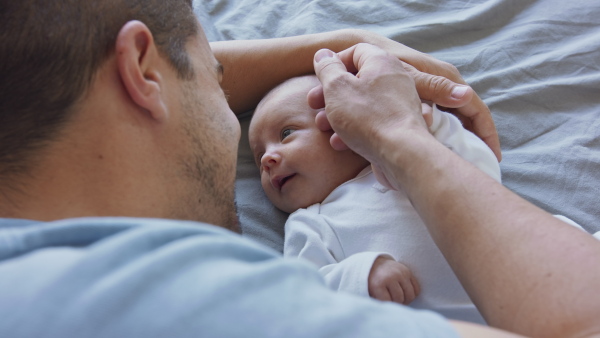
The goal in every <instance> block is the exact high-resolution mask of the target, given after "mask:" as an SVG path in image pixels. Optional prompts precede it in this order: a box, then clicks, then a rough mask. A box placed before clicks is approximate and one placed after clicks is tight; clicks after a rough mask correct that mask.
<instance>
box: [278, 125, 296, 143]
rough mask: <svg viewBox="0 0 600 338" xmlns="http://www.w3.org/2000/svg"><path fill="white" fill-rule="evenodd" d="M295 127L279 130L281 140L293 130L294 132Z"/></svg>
mask: <svg viewBox="0 0 600 338" xmlns="http://www.w3.org/2000/svg"><path fill="white" fill-rule="evenodd" d="M295 131H296V130H295V129H291V128H286V129H284V130H282V131H281V140H282V141H283V140H284V139H285V138H286V137H288V136H290V135H291V134H292V133H293V132H295Z"/></svg>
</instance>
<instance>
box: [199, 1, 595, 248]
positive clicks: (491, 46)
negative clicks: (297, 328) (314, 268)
mask: <svg viewBox="0 0 600 338" xmlns="http://www.w3.org/2000/svg"><path fill="white" fill-rule="evenodd" d="M195 6H196V10H197V13H198V15H199V17H200V20H201V22H202V23H203V25H204V27H205V30H206V31H207V34H208V35H209V38H210V39H211V40H213V41H214V40H232V39H258V38H271V37H283V36H292V35H300V34H307V33H317V32H323V31H330V30H336V29H342V28H350V27H351V28H362V29H366V30H371V31H374V32H377V33H380V34H382V35H384V36H387V37H389V38H391V39H393V40H396V41H398V42H401V43H404V44H406V45H408V46H410V47H412V48H415V49H417V50H420V51H423V52H426V53H429V54H431V55H433V56H434V57H436V58H438V59H441V60H444V61H447V62H450V63H452V64H454V65H456V66H457V67H458V69H459V70H460V72H461V74H462V75H463V76H464V78H465V79H466V81H467V82H468V83H469V84H470V85H471V86H472V87H473V88H474V89H475V90H476V92H477V93H478V94H479V95H480V96H481V98H482V99H483V100H484V101H485V102H486V103H487V105H488V106H489V107H490V109H491V111H492V114H493V117H494V120H495V121H496V126H497V128H498V131H499V134H500V141H501V143H502V151H503V156H504V160H503V161H502V163H501V169H502V174H503V183H504V185H505V186H506V187H508V188H509V189H511V190H512V191H514V192H516V193H517V194H519V195H520V196H522V197H524V198H525V199H527V200H529V201H531V202H532V203H534V204H536V205H538V206H539V207H541V208H543V209H545V210H547V211H549V212H551V213H554V214H562V215H565V216H567V217H569V218H571V219H573V220H574V221H576V222H577V223H579V224H581V225H582V226H583V227H584V228H585V229H586V230H588V231H590V232H595V231H600V203H599V198H598V196H599V191H600V137H599V136H600V119H599V116H600V19H598V18H600V1H597V0H570V1H563V0H538V1H533V0H471V1H467V0H420V1H414V0H403V1H402V0H397V1H391V0H371V1H356V0H354V1H340V0H314V1H311V0H296V1H287V0H271V1H259V0H208V1H196V2H195ZM257 81H259V79H257ZM248 119H249V118H248V115H246V116H245V117H243V118H241V123H242V126H243V130H244V134H243V135H242V140H241V141H240V150H239V159H238V161H239V162H238V179H237V186H236V188H237V197H236V199H237V203H238V208H239V212H240V220H241V224H242V229H243V232H244V234H245V235H246V236H248V237H251V238H254V239H256V240H258V241H261V242H263V243H264V244H266V245H268V246H270V247H272V248H274V249H276V250H280V251H281V249H282V244H283V224H284V222H285V218H286V215H285V214H284V213H281V212H279V211H277V210H276V209H275V208H273V206H272V205H271V204H270V202H269V201H268V200H267V199H266V197H265V195H264V193H263V192H262V190H261V188H260V182H259V177H258V170H257V168H256V167H255V165H254V163H253V161H252V156H251V154H250V150H249V148H248V142H247V135H246V134H245V131H246V129H247V124H248ZM465 212H468V210H465ZM510 212H511V211H510V210H506V213H507V215H508V214H510Z"/></svg>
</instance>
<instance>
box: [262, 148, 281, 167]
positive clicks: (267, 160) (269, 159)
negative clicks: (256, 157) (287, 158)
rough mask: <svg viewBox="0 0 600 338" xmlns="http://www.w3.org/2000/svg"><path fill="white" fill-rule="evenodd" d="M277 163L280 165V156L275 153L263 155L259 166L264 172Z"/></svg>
mask: <svg viewBox="0 0 600 338" xmlns="http://www.w3.org/2000/svg"><path fill="white" fill-rule="evenodd" d="M279 163H281V155H279V154H278V153H275V152H268V153H265V154H264V155H263V157H262V158H261V159H260V164H261V165H262V166H263V170H266V171H269V170H270V169H272V168H273V167H274V166H276V165H278V164H279Z"/></svg>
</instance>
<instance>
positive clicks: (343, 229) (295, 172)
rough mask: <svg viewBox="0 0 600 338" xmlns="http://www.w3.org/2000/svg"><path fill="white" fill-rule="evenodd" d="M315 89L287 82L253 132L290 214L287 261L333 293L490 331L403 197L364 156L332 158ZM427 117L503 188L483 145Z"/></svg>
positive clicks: (302, 80) (268, 184)
mask: <svg viewBox="0 0 600 338" xmlns="http://www.w3.org/2000/svg"><path fill="white" fill-rule="evenodd" d="M318 84H319V82H318V80H317V78H316V77H315V76H305V77H299V78H294V79H291V80H288V81H286V82H284V83H283V84H281V85H280V86H278V87H277V88H275V89H274V90H272V91H271V92H270V93H269V94H268V95H267V96H266V97H265V98H263V100H262V101H261V103H260V104H259V105H258V107H257V108H256V110H255V112H254V117H253V119H252V121H251V123H250V129H249V138H250V147H251V148H252V152H253V154H254V157H255V160H256V164H257V165H258V167H259V168H260V175H261V184H262V186H263V189H264V190H265V193H266V195H267V197H268V198H269V199H270V200H271V202H273V204H274V205H275V206H276V207H278V208H279V209H281V210H283V211H286V212H288V213H291V215H290V217H289V218H288V220H287V222H286V224H285V244H284V255H285V256H288V257H300V258H303V259H306V260H309V261H311V262H312V263H314V264H316V265H317V266H318V267H319V268H320V272H321V273H322V275H323V276H324V278H325V281H326V283H327V284H328V285H329V286H330V287H331V288H333V289H336V290H340V291H346V292H352V293H355V294H358V295H363V296H371V297H373V298H377V299H380V300H391V301H396V302H399V303H405V304H407V303H410V302H411V301H412V303H411V306H412V307H414V308H422V309H430V310H434V311H437V312H438V313H441V314H442V315H444V316H446V317H448V318H452V319H458V320H467V321H471V322H478V323H485V322H484V320H483V318H482V317H481V315H480V314H479V312H478V311H477V309H476V308H475V306H474V305H473V303H472V302H471V300H470V299H469V297H468V296H467V294H466V292H465V291H464V289H463V288H462V286H461V284H460V283H459V281H458V279H457V278H456V276H455V275H454V273H453V272H452V270H451V268H450V266H449V265H448V263H447V262H446V260H445V259H444V256H443V255H442V253H441V252H440V251H439V249H438V248H437V246H436V245H435V243H434V242H433V240H432V239H431V237H430V236H429V233H428V232H427V229H426V227H425V225H424V224H423V222H422V221H421V219H420V217H419V215H418V214H417V212H416V211H415V210H414V208H413V207H412V205H411V203H410V201H409V200H408V198H407V197H406V195H405V194H404V193H403V192H402V191H394V190H389V189H386V188H385V187H384V186H382V185H381V184H380V183H378V181H377V180H376V178H375V175H374V174H373V171H372V170H371V166H370V164H369V162H368V161H366V160H365V159H364V158H362V157H361V156H359V155H357V154H355V153H354V152H352V151H351V150H346V151H335V150H334V149H333V148H332V147H331V146H330V144H329V139H330V137H331V135H332V132H322V131H320V130H319V129H318V128H317V126H316V125H315V116H316V114H317V110H313V109H311V108H310V107H309V106H308V103H307V100H306V95H307V93H308V91H309V90H310V89H311V88H313V87H315V86H316V85H318ZM431 117H432V119H430V121H428V124H430V126H429V128H430V131H431V133H432V134H433V135H434V136H435V137H436V138H437V139H438V140H439V141H440V142H442V143H443V144H445V145H446V146H447V147H448V148H450V149H452V150H453V151H454V152H456V153H457V154H458V155H460V156H461V157H463V158H465V159H466V160H468V161H469V162H471V163H473V164H474V165H476V166H477V167H479V168H480V169H481V170H483V171H484V172H486V173H488V174H489V175H490V176H492V177H493V178H495V179H496V180H498V181H500V167H499V165H498V162H497V161H496V157H495V156H494V154H493V153H492V151H491V150H490V149H489V148H488V147H487V146H486V145H485V144H484V143H483V142H482V141H481V140H479V139H478V138H477V137H476V136H475V135H473V134H471V133H470V132H468V131H467V130H465V129H463V128H462V125H461V124H460V122H459V120H458V119H457V118H456V117H454V116H452V115H450V114H447V113H444V112H441V111H439V110H437V108H435V107H434V108H433V112H432V116H431ZM365 118H368V116H365ZM400 262H401V263H400ZM417 280H418V282H417ZM421 290H422V292H420V291H421ZM417 295H418V297H417ZM413 299H414V301H413Z"/></svg>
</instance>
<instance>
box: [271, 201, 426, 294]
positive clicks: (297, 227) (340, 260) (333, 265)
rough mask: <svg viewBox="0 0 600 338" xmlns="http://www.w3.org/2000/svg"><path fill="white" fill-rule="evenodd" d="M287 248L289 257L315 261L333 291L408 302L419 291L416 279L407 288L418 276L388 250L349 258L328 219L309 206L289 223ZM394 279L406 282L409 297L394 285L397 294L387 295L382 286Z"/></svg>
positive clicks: (286, 251) (287, 227)
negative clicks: (392, 256)
mask: <svg viewBox="0 0 600 338" xmlns="http://www.w3.org/2000/svg"><path fill="white" fill-rule="evenodd" d="M309 209H310V208H309ZM283 250H284V252H283V253H284V256H285V257H298V258H302V259H305V260H308V261H310V262H312V263H313V264H315V265H316V266H317V267H318V268H319V272H320V273H321V275H322V276H323V278H324V279H325V283H326V284H327V286H329V287H330V288H331V289H333V290H338V291H345V292H350V293H353V294H357V295H361V296H364V297H369V296H372V297H373V298H377V299H380V300H394V301H399V302H404V303H405V302H406V301H412V299H414V297H416V295H417V294H418V291H419V290H418V284H417V289H416V291H415V287H412V285H413V284H412V282H411V283H410V286H411V287H410V289H409V287H408V286H407V287H406V290H405V287H404V285H408V284H406V281H410V278H413V279H414V277H412V276H411V275H412V274H411V273H410V271H408V269H405V267H404V266H403V265H401V264H400V263H398V262H396V261H393V260H391V257H390V256H388V255H386V254H384V253H380V252H360V253H357V254H353V255H350V256H348V257H347V256H346V254H345V252H344V250H343V247H342V246H341V244H340V241H339V239H338V237H337V235H336V233H335V231H334V230H333V229H332V228H331V226H330V225H329V223H328V222H327V221H326V220H325V218H324V217H322V216H321V215H319V214H317V213H315V212H311V211H309V210H306V209H301V210H298V211H296V212H295V213H293V214H291V215H290V218H289V219H288V221H287V222H286V226H285V244H284V249H283ZM394 263H397V264H394ZM400 265H401V266H402V268H401V266H400ZM407 272H408V273H407ZM407 278H408V279H407ZM392 281H394V282H395V283H396V284H398V283H402V284H401V285H402V292H406V294H407V295H406V297H399V296H397V295H398V293H399V292H398V291H397V289H398V288H396V287H394V288H393V290H394V297H387V298H386V296H385V295H384V294H383V292H382V288H385V287H387V285H388V284H389V283H392ZM415 284H416V283H415ZM411 295H414V296H411Z"/></svg>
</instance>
